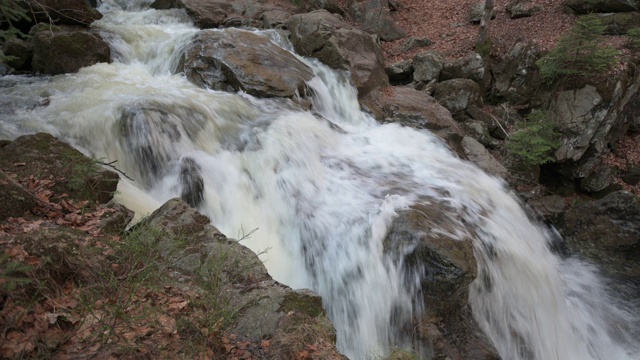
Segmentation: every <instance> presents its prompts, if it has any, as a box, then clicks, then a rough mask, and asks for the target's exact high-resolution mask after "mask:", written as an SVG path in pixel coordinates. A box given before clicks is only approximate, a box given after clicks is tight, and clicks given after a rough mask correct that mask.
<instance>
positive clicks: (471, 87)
mask: <svg viewBox="0 0 640 360" xmlns="http://www.w3.org/2000/svg"><path fill="white" fill-rule="evenodd" d="M433 97H435V98H436V100H438V102H439V103H440V104H441V105H442V106H444V107H446V108H447V109H448V110H449V111H451V113H452V114H454V115H455V114H456V113H459V112H462V111H464V110H465V109H466V108H468V107H469V106H471V105H478V104H479V103H480V101H481V98H480V87H479V86H478V84H477V83H476V82H475V81H473V80H469V79H453V80H447V81H443V82H441V83H438V84H436V86H435V88H434V95H433Z"/></svg>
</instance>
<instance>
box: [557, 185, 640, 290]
mask: <svg viewBox="0 0 640 360" xmlns="http://www.w3.org/2000/svg"><path fill="white" fill-rule="evenodd" d="M559 230H560V232H561V233H562V234H563V236H564V238H565V240H566V244H567V247H568V248H569V250H570V251H571V252H575V253H577V254H579V255H580V256H582V257H585V258H587V259H589V260H590V261H593V262H595V263H596V264H598V265H600V266H601V267H602V269H603V270H604V271H605V272H606V273H607V274H609V275H612V276H614V277H617V278H621V279H624V280H628V281H631V282H634V283H635V284H636V285H638V286H639V288H640V199H639V198H638V196H636V195H633V194H631V193H629V192H626V191H618V192H614V193H611V194H609V195H607V196H605V197H604V198H602V199H600V200H595V201H590V202H586V203H583V204H580V205H578V206H575V207H573V208H572V209H570V210H569V211H567V212H566V213H565V215H564V222H563V224H562V225H561V226H560V227H559Z"/></svg>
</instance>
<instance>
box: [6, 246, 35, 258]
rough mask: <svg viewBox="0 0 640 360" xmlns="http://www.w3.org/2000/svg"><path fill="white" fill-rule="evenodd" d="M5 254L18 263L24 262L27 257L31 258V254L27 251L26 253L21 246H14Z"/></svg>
mask: <svg viewBox="0 0 640 360" xmlns="http://www.w3.org/2000/svg"><path fill="white" fill-rule="evenodd" d="M4 253H5V254H7V256H9V257H10V258H14V259H15V260H18V261H22V260H24V259H25V258H26V257H27V256H29V254H28V253H27V252H26V251H24V249H23V248H22V246H21V245H15V246H12V247H10V248H8V249H7V250H5V251H4Z"/></svg>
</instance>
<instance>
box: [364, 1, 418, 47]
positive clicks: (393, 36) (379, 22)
mask: <svg viewBox="0 0 640 360" xmlns="http://www.w3.org/2000/svg"><path fill="white" fill-rule="evenodd" d="M360 29H361V30H363V31H365V32H368V33H370V34H376V35H379V36H380V39H381V40H383V41H395V40H399V39H402V38H404V37H406V36H407V33H406V32H405V31H404V30H403V29H402V28H400V27H399V26H398V25H397V24H396V23H395V21H394V20H393V19H392V18H391V13H390V12H389V4H388V2H387V1H386V0H368V1H367V2H366V7H365V14H364V22H363V23H362V25H361V26H360Z"/></svg>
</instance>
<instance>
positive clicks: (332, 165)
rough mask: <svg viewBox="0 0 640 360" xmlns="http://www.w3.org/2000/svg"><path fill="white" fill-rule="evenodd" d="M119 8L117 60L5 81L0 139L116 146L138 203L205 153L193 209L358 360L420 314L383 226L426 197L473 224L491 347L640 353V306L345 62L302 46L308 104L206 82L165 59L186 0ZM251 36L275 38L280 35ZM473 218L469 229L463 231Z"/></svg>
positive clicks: (171, 183) (595, 354) (114, 26)
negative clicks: (350, 75)
mask: <svg viewBox="0 0 640 360" xmlns="http://www.w3.org/2000/svg"><path fill="white" fill-rule="evenodd" d="M147 3H148V2H147ZM127 6H128V8H126V9H124V7H123V6H121V5H118V3H116V2H110V1H105V2H104V3H103V5H102V7H101V9H100V10H101V11H102V12H103V13H105V17H104V18H103V19H102V20H100V21H98V22H96V23H94V27H95V28H97V29H99V30H101V31H102V34H103V37H105V39H108V41H109V43H110V44H111V47H112V50H113V57H114V62H113V63H112V64H97V65H94V66H91V67H88V68H84V69H82V70H80V72H78V73H77V74H69V75H62V76H56V77H51V78H46V77H41V78H27V77H18V76H6V77H4V78H0V89H1V92H0V116H1V117H0V138H15V137H17V136H19V135H21V134H25V133H33V132H36V131H45V132H49V133H51V134H53V135H55V136H57V137H59V138H62V139H64V140H65V141H68V142H70V143H72V144H73V145H74V146H76V147H77V148H79V149H81V150H82V151H84V152H85V153H87V154H90V155H93V156H95V157H97V158H104V159H106V160H108V161H114V160H117V166H118V167H119V168H120V169H122V170H123V171H125V172H126V173H127V174H129V175H130V176H131V177H133V178H134V179H135V181H134V182H131V181H129V180H127V179H122V180H121V183H120V186H119V192H118V194H117V199H118V200H119V201H121V202H122V203H124V204H125V205H127V206H128V207H130V208H132V209H134V210H135V211H136V214H137V216H138V217H139V216H143V215H144V214H148V213H150V212H151V211H153V210H154V209H155V208H157V207H158V206H159V205H160V204H162V203H163V202H164V201H166V200H168V199H169V198H171V197H176V196H180V194H181V192H182V191H183V186H184V185H183V182H182V181H181V167H183V166H184V164H185V163H189V164H191V165H193V166H195V167H199V168H200V173H201V174H202V181H203V188H204V197H203V202H202V203H201V204H200V205H199V210H200V211H201V212H203V213H204V214H206V215H208V216H209V217H210V218H211V219H212V221H213V223H214V224H215V225H216V226H217V227H218V228H219V229H220V230H221V231H222V232H224V233H226V234H227V235H229V236H236V235H239V234H240V235H241V234H242V232H243V231H244V232H248V231H250V230H251V229H254V228H257V229H258V230H257V231H256V232H255V233H254V234H253V235H252V236H251V237H250V238H248V239H245V240H243V243H244V244H245V245H247V246H249V247H250V248H252V249H253V250H254V251H256V252H263V251H265V250H266V253H265V254H263V255H261V258H262V259H263V261H264V262H265V264H266V266H267V268H268V269H269V272H270V273H271V274H272V275H273V277H274V278H276V279H277V280H279V281H281V282H284V283H286V284H288V285H290V286H292V287H296V288H303V287H308V288H312V289H314V290H315V291H317V292H318V293H319V294H320V295H321V296H322V297H323V300H324V304H325V306H326V307H327V309H328V313H329V316H330V317H331V319H332V320H333V322H334V324H335V326H336V328H337V332H338V346H339V349H340V350H341V351H342V352H344V353H345V354H346V355H348V356H349V357H350V358H352V359H367V358H375V357H376V356H379V355H384V354H386V353H388V351H389V349H390V348H391V346H394V345H399V346H403V345H405V342H406V339H403V338H402V335H401V332H400V331H399V329H398V328H397V327H398V326H400V325H402V323H403V320H407V319H409V318H411V317H412V316H414V315H416V312H418V311H419V309H415V308H414V307H413V303H414V301H413V300H414V298H415V297H416V293H417V291H418V286H419V276H418V275H419V274H407V273H403V271H401V270H400V269H402V259H393V258H392V257H391V256H389V255H387V254H385V252H384V249H383V239H384V238H385V236H386V234H387V231H388V227H389V225H390V223H391V222H392V220H393V219H394V217H395V216H396V215H397V214H396V211H398V210H402V209H406V208H407V207H408V206H410V205H412V204H414V203H416V202H417V201H424V199H428V198H430V199H437V200H438V201H439V202H442V203H446V204H447V208H449V209H451V212H452V213H451V216H450V217H451V219H453V220H455V219H458V220H459V221H464V223H465V224H467V227H465V226H463V225H462V223H461V224H460V225H461V226H460V229H459V231H458V234H452V236H458V237H460V238H465V237H470V236H475V237H476V238H475V240H474V241H475V243H474V244H475V247H476V257H477V258H478V267H479V269H478V272H479V274H481V276H479V278H478V280H476V281H474V283H473V284H472V286H471V291H470V294H469V301H470V304H471V306H472V309H473V313H474V316H475V318H476V321H477V322H478V324H479V325H480V327H481V328H482V329H483V331H484V332H485V334H486V335H487V336H488V337H489V338H490V339H491V341H492V342H493V343H494V345H495V346H496V348H497V349H498V351H499V352H500V354H501V356H502V358H504V359H523V360H525V359H527V360H528V359H540V360H551V359H562V360H564V359H576V360H584V359H640V351H639V349H638V343H637V342H638V341H637V338H635V337H634V336H637V335H638V333H637V329H638V319H637V314H636V313H634V312H631V311H630V310H628V308H625V306H624V305H623V304H622V303H621V302H620V301H619V300H616V299H615V298H614V297H612V296H611V295H609V294H608V293H607V288H606V286H605V284H604V283H603V280H602V279H601V278H600V277H599V276H598V275H597V272H596V271H595V270H594V269H592V268H590V266H589V265H587V264H584V263H581V262H579V261H577V260H574V259H565V260H563V259H560V258H558V257H557V256H555V255H554V254H552V253H551V252H550V250H549V243H548V242H549V240H550V239H551V234H550V233H549V232H548V230H547V229H545V228H542V227H540V226H538V225H536V224H534V223H532V222H531V221H529V219H528V218H527V215H526V213H525V211H524V210H523V209H522V207H521V206H520V204H519V202H518V201H517V200H516V199H515V198H514V197H513V196H512V195H511V194H510V193H509V191H508V189H506V188H505V186H504V184H503V183H502V182H501V181H500V180H499V179H496V178H493V177H491V176H489V175H487V174H485V173H483V172H482V171H481V170H479V169H478V168H477V167H475V166H473V165H471V164H469V163H467V162H465V161H462V160H460V159H458V158H456V157H455V156H454V155H452V154H451V152H450V151H449V150H448V149H447V148H446V146H444V145H443V143H442V142H441V141H439V140H438V139H437V138H436V137H434V136H433V135H431V134H430V133H429V132H426V131H417V130H415V129H410V128H404V127H401V126H398V125H395V124H387V125H379V124H377V123H376V122H375V121H374V120H373V119H371V118H370V117H369V116H367V115H366V114H364V113H362V112H361V111H360V109H359V106H358V102H357V96H356V93H355V89H354V88H353V87H351V86H350V85H349V84H348V83H347V81H345V79H344V77H343V76H342V75H341V74H338V73H336V72H333V71H331V70H329V69H328V68H326V67H325V66H323V65H321V64H319V63H318V62H316V61H313V60H309V59H302V58H301V60H302V61H304V62H306V63H307V64H308V65H309V66H310V67H311V68H312V69H313V70H314V72H315V74H316V77H315V78H314V79H313V80H312V81H311V82H310V83H309V86H310V87H311V88H313V90H314V93H315V97H314V99H313V103H314V106H313V108H314V111H315V112H316V114H315V115H314V114H312V113H310V112H308V111H301V110H295V107H293V106H292V105H291V104H289V103H287V102H285V101H281V100H267V99H255V98H252V97H250V96H248V95H244V94H228V93H221V92H217V91H211V90H204V89H200V88H198V87H196V86H194V85H193V84H191V83H190V82H188V81H187V80H186V79H185V78H184V77H183V75H181V74H174V72H175V70H176V68H177V65H178V62H179V57H180V53H181V51H182V49H183V48H184V47H185V46H186V45H187V44H188V42H189V39H190V38H191V37H192V36H193V35H194V34H195V33H196V32H197V30H196V29H195V28H194V27H193V26H192V25H191V24H190V23H189V21H188V19H187V18H186V16H185V15H184V13H183V12H181V11H178V10H162V11H159V10H148V9H144V8H145V3H138V4H135V3H129V5H127ZM261 34H262V35H263V36H266V37H269V38H271V39H272V41H274V42H276V43H278V44H280V45H281V46H283V47H287V44H286V43H285V42H284V41H283V40H282V39H281V38H280V36H279V35H278V34H277V33H275V32H262V33H261ZM45 102H46V103H48V105H46V106H44V105H43V104H44V103H45ZM187 159H189V160H187ZM468 224H471V225H472V227H474V228H475V229H480V230H479V231H474V234H473V235H472V234H469V233H467V232H466V230H465V228H468ZM487 279H490V281H489V283H488V281H487ZM421 291H424V292H428V291H429V289H421ZM392 314H393V315H392Z"/></svg>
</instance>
